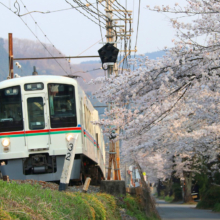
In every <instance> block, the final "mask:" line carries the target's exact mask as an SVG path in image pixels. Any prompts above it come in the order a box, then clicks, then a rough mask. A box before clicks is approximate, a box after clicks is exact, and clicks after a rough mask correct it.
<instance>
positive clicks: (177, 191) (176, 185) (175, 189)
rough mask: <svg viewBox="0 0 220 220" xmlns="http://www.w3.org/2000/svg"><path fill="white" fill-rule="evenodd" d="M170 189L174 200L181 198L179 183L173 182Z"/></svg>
mask: <svg viewBox="0 0 220 220" xmlns="http://www.w3.org/2000/svg"><path fill="white" fill-rule="evenodd" d="M172 190H173V194H174V198H173V200H174V201H179V200H182V188H181V186H180V183H174V184H173V185H172Z"/></svg>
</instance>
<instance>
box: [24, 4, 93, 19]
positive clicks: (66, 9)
mask: <svg viewBox="0 0 220 220" xmlns="http://www.w3.org/2000/svg"><path fill="white" fill-rule="evenodd" d="M90 4H95V3H90ZM81 7H82V6H77V7H71V8H64V9H59V10H54V11H46V12H43V11H31V12H29V13H26V14H23V15H20V16H25V15H27V14H30V13H41V14H50V13H54V12H61V11H68V10H72V9H75V8H81Z"/></svg>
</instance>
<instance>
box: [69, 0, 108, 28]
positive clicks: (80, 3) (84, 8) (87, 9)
mask: <svg viewBox="0 0 220 220" xmlns="http://www.w3.org/2000/svg"><path fill="white" fill-rule="evenodd" d="M65 1H66V2H67V0H65ZM73 2H75V3H76V4H78V5H79V6H84V7H82V9H83V10H85V11H86V12H87V13H89V14H90V15H91V16H92V17H93V18H95V19H96V20H98V21H99V19H98V18H96V17H95V16H94V15H93V14H92V13H94V14H96V15H98V14H97V13H96V12H94V11H93V10H91V9H89V8H87V6H86V5H85V4H84V3H82V2H81V1H80V2H78V1H77V0H73ZM76 10H78V9H76ZM78 11H80V10H78ZM91 12H92V13H91ZM101 18H102V19H103V20H105V19H104V18H103V17H101ZM105 21H106V20H105ZM95 23H96V24H98V23H97V22H95ZM100 23H102V24H103V25H104V26H105V23H104V22H102V21H100ZM98 25H99V24H98ZM103 28H104V27H103Z"/></svg>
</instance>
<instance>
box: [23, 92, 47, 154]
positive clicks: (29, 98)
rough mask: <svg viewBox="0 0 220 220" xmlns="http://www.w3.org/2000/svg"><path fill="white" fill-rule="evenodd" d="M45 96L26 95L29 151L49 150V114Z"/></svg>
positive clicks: (42, 94) (26, 131) (26, 125)
mask: <svg viewBox="0 0 220 220" xmlns="http://www.w3.org/2000/svg"><path fill="white" fill-rule="evenodd" d="M45 100H46V99H45V94H44V93H38V94H29V95H25V103H26V104H25V105H26V107H25V115H26V118H25V121H26V123H25V127H26V129H25V136H26V140H27V146H28V149H29V150H37V149H38V150H40V149H48V148H49V143H50V142H49V138H50V137H49V130H48V126H49V125H48V113H47V102H46V101H45Z"/></svg>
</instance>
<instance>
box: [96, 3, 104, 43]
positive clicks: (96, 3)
mask: <svg viewBox="0 0 220 220" xmlns="http://www.w3.org/2000/svg"><path fill="white" fill-rule="evenodd" d="M96 4H97V11H99V2H98V0H96ZM98 17H99V15H98ZM99 27H100V33H101V38H102V39H103V36H102V28H101V26H100V17H99Z"/></svg>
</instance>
